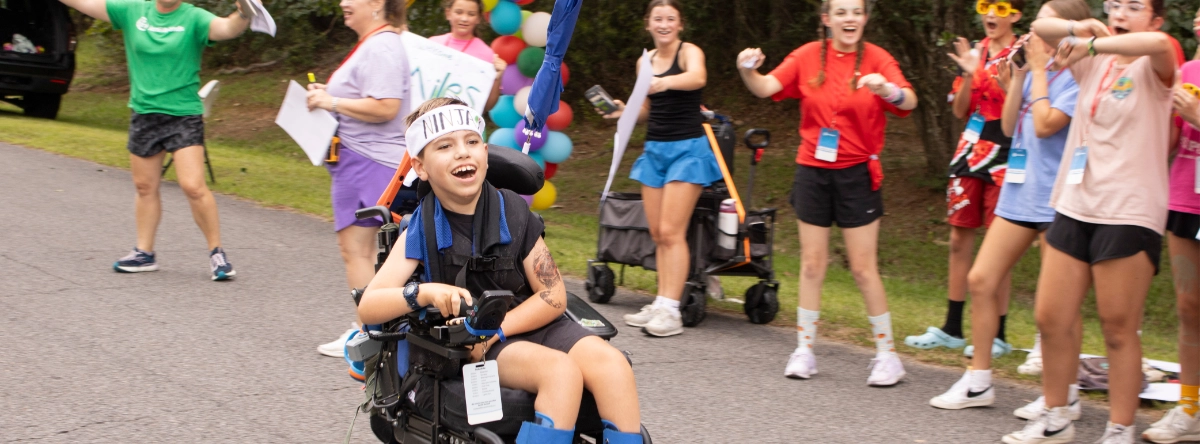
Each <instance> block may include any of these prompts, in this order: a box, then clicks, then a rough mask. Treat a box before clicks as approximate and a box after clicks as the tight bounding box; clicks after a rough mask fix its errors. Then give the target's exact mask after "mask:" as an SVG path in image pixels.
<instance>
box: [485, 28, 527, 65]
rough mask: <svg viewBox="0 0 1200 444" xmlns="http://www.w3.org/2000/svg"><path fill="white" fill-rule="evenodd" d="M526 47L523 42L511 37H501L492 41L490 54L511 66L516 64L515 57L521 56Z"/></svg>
mask: <svg viewBox="0 0 1200 444" xmlns="http://www.w3.org/2000/svg"><path fill="white" fill-rule="evenodd" d="M526 46H528V45H527V44H526V43H525V41H524V40H521V39H520V38H519V37H514V36H511V35H502V36H500V37H496V40H492V52H495V53H496V55H498V56H500V58H501V59H504V62H505V63H508V64H509V65H512V64H514V63H517V56H519V55H521V51H522V50H524V49H525V47H526Z"/></svg>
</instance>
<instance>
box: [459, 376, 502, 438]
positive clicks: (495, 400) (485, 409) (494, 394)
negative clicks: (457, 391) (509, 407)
mask: <svg viewBox="0 0 1200 444" xmlns="http://www.w3.org/2000/svg"><path fill="white" fill-rule="evenodd" d="M462 371H463V388H464V391H465V392H466V395H467V396H466V397H467V423H468V424H471V425H476V424H483V423H485V422H492V421H499V420H500V419H502V418H504V409H503V406H501V404H500V370H499V369H498V368H497V367H496V361H483V362H477V363H474V364H467V365H464V366H463V369H462Z"/></svg>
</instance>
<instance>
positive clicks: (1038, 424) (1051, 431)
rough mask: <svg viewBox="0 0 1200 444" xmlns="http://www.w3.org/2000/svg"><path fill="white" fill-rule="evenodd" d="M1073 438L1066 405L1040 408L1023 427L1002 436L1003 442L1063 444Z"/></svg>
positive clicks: (1072, 424)
mask: <svg viewBox="0 0 1200 444" xmlns="http://www.w3.org/2000/svg"><path fill="white" fill-rule="evenodd" d="M1074 440H1075V424H1074V423H1072V422H1071V418H1070V413H1068V412H1067V408H1066V407H1055V408H1052V409H1049V410H1042V414H1040V415H1038V416H1037V418H1034V419H1031V420H1029V422H1028V423H1026V424H1025V428H1023V429H1021V430H1020V431H1016V432H1012V433H1009V434H1008V435H1005V436H1004V439H1003V441H1004V443H1005V444H1065V443H1069V442H1072V441H1074Z"/></svg>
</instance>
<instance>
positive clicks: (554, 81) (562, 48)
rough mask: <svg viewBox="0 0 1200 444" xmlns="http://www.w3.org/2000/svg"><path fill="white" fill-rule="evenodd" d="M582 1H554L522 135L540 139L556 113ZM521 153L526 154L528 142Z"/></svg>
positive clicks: (527, 140)
mask: <svg viewBox="0 0 1200 444" xmlns="http://www.w3.org/2000/svg"><path fill="white" fill-rule="evenodd" d="M582 5H583V0H555V2H554V12H553V13H551V15H550V25H549V27H548V29H547V30H546V58H545V60H543V61H542V67H541V68H539V69H538V73H537V76H535V77H534V78H533V87H532V89H531V90H530V91H529V107H528V108H527V109H526V110H525V135H527V136H530V135H532V136H536V137H541V132H542V129H543V128H545V127H546V119H547V118H549V117H550V115H551V114H554V113H555V112H557V111H558V100H559V96H561V95H562V91H563V84H562V62H563V57H564V56H566V54H567V46H570V45H571V34H574V33H575V22H577V21H578V20H579V9H580V7H581V6H582ZM532 139H533V137H529V138H527V139H526V142H525V146H524V147H523V148H522V150H521V151H523V152H525V153H528V152H529V140H532Z"/></svg>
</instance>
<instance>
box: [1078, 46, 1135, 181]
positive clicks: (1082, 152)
mask: <svg viewBox="0 0 1200 444" xmlns="http://www.w3.org/2000/svg"><path fill="white" fill-rule="evenodd" d="M1116 64H1117V59H1115V58H1114V59H1112V60H1111V61H1109V62H1108V67H1107V68H1105V70H1104V78H1102V79H1100V88H1099V89H1097V90H1096V95H1095V96H1093V97H1092V111H1091V115H1090V117H1089V118H1088V124H1087V125H1085V126H1084V127H1083V143H1082V144H1081V145H1080V146H1079V147H1076V148H1075V151H1074V152H1073V153H1072V154H1071V169H1070V170H1068V171H1067V185H1079V184H1081V183H1083V171H1084V170H1085V169H1086V168H1087V156H1088V135H1089V134H1091V129H1092V125H1094V124H1095V119H1096V111H1097V110H1098V109H1100V101H1101V100H1102V99H1103V98H1104V91H1105V90H1108V91H1109V93H1111V92H1112V87H1113V85H1114V84H1116V83H1117V81H1118V80H1120V79H1121V76H1123V75H1125V70H1127V69H1129V67H1128V66H1126V67H1125V68H1122V69H1121V71H1120V72H1118V73H1117V75H1116V76H1114V77H1113V80H1112V82H1109V81H1108V76H1109V74H1112V71H1113V67H1114V66H1116Z"/></svg>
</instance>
